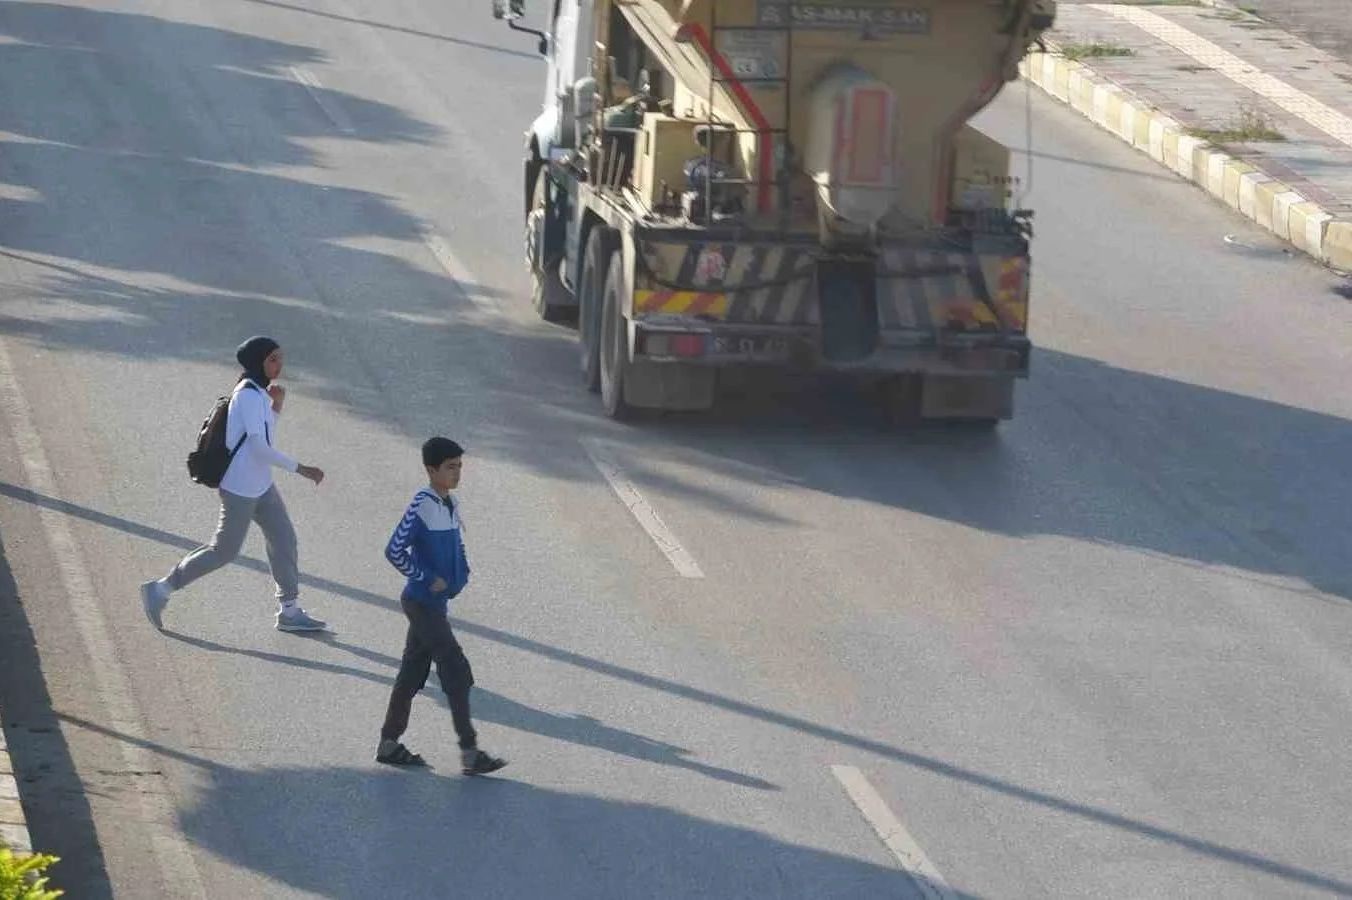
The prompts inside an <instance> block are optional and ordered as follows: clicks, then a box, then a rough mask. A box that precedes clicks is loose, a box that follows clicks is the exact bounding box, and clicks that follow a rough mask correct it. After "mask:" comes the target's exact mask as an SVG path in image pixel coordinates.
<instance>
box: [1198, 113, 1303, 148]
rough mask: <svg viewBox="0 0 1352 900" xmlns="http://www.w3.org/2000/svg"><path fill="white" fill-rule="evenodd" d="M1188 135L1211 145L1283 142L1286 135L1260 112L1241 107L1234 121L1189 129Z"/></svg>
mask: <svg viewBox="0 0 1352 900" xmlns="http://www.w3.org/2000/svg"><path fill="white" fill-rule="evenodd" d="M1188 134H1190V135H1192V136H1193V137H1196V138H1201V139H1202V140H1204V141H1208V142H1210V143H1212V144H1245V143H1253V142H1260V141H1272V142H1276V141H1284V140H1286V135H1284V134H1282V133H1281V132H1280V131H1278V130H1277V129H1275V128H1273V127H1272V123H1271V122H1270V121H1269V120H1268V117H1267V116H1266V115H1264V114H1263V112H1262V110H1258V109H1254V108H1253V107H1251V106H1241V107H1240V108H1239V113H1238V114H1237V115H1236V116H1235V118H1234V119H1232V120H1230V121H1229V122H1225V123H1223V124H1222V125H1221V127H1219V128H1190V129H1188Z"/></svg>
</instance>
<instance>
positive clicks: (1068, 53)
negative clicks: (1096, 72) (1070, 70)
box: [1061, 41, 1136, 62]
mask: <svg viewBox="0 0 1352 900" xmlns="http://www.w3.org/2000/svg"><path fill="white" fill-rule="evenodd" d="M1061 55H1062V56H1064V57H1065V58H1066V59H1069V60H1071V61H1072V62H1078V61H1079V60H1082V59H1104V58H1108V57H1116V56H1135V55H1136V51H1135V50H1133V49H1131V48H1130V47H1122V46H1120V45H1118V44H1105V43H1101V42H1099V41H1095V42H1093V43H1090V44H1062V45H1061Z"/></svg>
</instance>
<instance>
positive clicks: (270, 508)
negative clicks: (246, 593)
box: [169, 485, 300, 603]
mask: <svg viewBox="0 0 1352 900" xmlns="http://www.w3.org/2000/svg"><path fill="white" fill-rule="evenodd" d="M217 493H219V494H220V495H221V520H220V522H219V523H217V525H216V534H215V536H214V537H212V539H211V543H210V544H207V545H206V546H204V547H198V548H197V549H196V550H194V551H193V552H191V553H189V554H188V555H187V556H185V557H183V559H182V561H180V562H179V564H178V565H177V566H174V571H172V572H170V573H169V586H170V587H171V588H173V589H174V590H178V589H179V588H185V587H187V586H188V585H190V584H192V583H193V582H194V581H196V580H197V579H199V578H201V577H202V576H203V575H206V574H207V573H209V572H214V571H216V570H217V569H219V568H220V567H221V566H223V565H226V564H227V563H229V562H232V561H233V560H234V558H235V557H236V556H239V550H240V548H241V547H242V546H244V536H245V535H247V534H248V533H249V524H250V523H251V522H257V523H258V527H259V529H261V530H262V532H263V538H264V539H265V540H266V541H267V549H268V566H269V568H271V569H272V580H273V581H275V582H276V583H277V600H278V602H281V603H289V602H291V601H293V600H295V599H296V597H297V596H299V595H300V569H299V567H298V565H297V563H296V529H295V528H293V527H292V526H291V517H290V516H289V515H287V513H286V504H284V503H283V502H282V495H281V494H280V493H279V492H278V491H277V486H276V485H273V486H272V487H270V488H268V491H267V493H266V494H264V495H263V496H261V497H241V496H239V495H238V494H232V493H230V492H229V491H218V492H217Z"/></svg>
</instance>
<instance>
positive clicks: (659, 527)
mask: <svg viewBox="0 0 1352 900" xmlns="http://www.w3.org/2000/svg"><path fill="white" fill-rule="evenodd" d="M581 443H582V449H583V450H585V451H586V452H587V456H588V457H590V458H591V461H592V464H593V465H595V466H596V468H597V470H599V471H600V473H601V477H602V478H604V479H605V480H606V483H607V484H609V485H610V489H611V490H613V491H614V492H615V495H616V496H617V497H619V498H620V502H621V503H623V504H624V505H625V507H626V508H627V509H628V510H629V512H630V513H632V514H633V516H634V518H635V519H636V520H638V524H639V526H640V527H641V528H642V529H643V530H644V531H646V532H647V533H648V537H650V538H652V539H653V543H654V544H656V545H657V549H658V550H661V551H662V553H663V555H664V556H666V558H667V559H668V560H670V561H671V564H672V565H673V566H674V567H675V568H676V571H677V573H678V574H680V576H681V577H682V578H703V577H704V572H703V571H702V570H701V569H700V567H699V563H697V562H695V558H694V557H693V556H691V555H690V553H689V552H688V551H687V550H686V549H685V548H684V547H682V546H681V542H680V541H678V540H677V539H676V535H674V534H672V533H671V529H669V528H668V527H667V526H666V523H665V522H663V521H662V517H661V516H659V515H658V514H657V510H655V509H653V508H652V506H650V505H649V504H648V501H647V500H644V499H643V495H642V494H640V493H639V490H638V488H637V487H635V486H634V483H633V482H632V481H630V480H629V478H628V476H626V475H625V474H624V470H623V469H621V468H620V464H619V463H617V462H616V461H615V456H614V454H613V453H611V451H610V448H608V447H607V446H606V445H605V444H603V443H601V442H600V441H597V440H594V439H592V438H583V439H582V441H581Z"/></svg>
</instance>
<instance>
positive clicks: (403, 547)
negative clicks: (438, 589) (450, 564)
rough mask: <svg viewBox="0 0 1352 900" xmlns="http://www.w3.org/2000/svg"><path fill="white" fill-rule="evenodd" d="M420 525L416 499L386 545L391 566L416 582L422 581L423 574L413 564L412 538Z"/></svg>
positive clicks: (386, 556)
mask: <svg viewBox="0 0 1352 900" xmlns="http://www.w3.org/2000/svg"><path fill="white" fill-rule="evenodd" d="M417 524H418V501H417V499H416V498H415V499H414V501H413V503H411V504H410V505H409V507H408V511H407V512H405V513H404V517H403V518H402V519H400V520H399V525H398V526H397V527H396V528H395V529H394V534H392V535H390V542H389V543H388V544H386V545H385V558H386V559H387V560H389V561H390V564H391V565H392V566H394V567H395V568H396V569H398V570H399V572H400V574H402V575H403V576H404V577H405V578H412V579H413V580H414V581H422V579H423V572H422V570H421V569H419V568H418V566H417V565H416V564H414V562H413V553H412V538H413V530H414V528H416V527H417Z"/></svg>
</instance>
